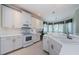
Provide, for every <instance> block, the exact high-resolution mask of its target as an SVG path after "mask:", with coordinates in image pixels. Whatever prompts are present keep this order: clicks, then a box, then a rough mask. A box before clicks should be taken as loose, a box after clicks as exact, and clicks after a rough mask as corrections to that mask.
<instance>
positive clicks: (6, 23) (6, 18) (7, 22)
mask: <svg viewBox="0 0 79 59" xmlns="http://www.w3.org/2000/svg"><path fill="white" fill-rule="evenodd" d="M13 11H14V10H13V9H11V8H8V7H6V6H2V22H3V24H2V25H3V27H5V28H12V27H13V23H14V22H13V20H14V17H13V16H14V13H13Z"/></svg>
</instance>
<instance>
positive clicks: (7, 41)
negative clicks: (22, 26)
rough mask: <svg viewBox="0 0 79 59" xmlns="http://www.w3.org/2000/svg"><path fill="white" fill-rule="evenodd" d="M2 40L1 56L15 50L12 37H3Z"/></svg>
mask: <svg viewBox="0 0 79 59" xmlns="http://www.w3.org/2000/svg"><path fill="white" fill-rule="evenodd" d="M0 40H1V52H0V54H5V53H7V52H9V51H12V50H13V40H12V38H11V37H2V38H1V39H0Z"/></svg>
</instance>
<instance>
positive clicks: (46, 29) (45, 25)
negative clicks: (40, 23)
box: [44, 24, 48, 33]
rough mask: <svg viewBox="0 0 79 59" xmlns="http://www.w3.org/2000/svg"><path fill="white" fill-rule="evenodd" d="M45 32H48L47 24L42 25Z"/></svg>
mask: <svg viewBox="0 0 79 59" xmlns="http://www.w3.org/2000/svg"><path fill="white" fill-rule="evenodd" d="M47 31H48V26H47V24H44V33H47Z"/></svg>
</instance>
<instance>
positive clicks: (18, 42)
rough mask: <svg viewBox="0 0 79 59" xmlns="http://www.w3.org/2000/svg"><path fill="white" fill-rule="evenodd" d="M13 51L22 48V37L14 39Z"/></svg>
mask: <svg viewBox="0 0 79 59" xmlns="http://www.w3.org/2000/svg"><path fill="white" fill-rule="evenodd" d="M13 44H14V49H18V48H21V47H22V36H16V37H14V42H13Z"/></svg>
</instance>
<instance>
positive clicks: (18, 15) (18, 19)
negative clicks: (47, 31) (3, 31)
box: [2, 6, 32, 28]
mask: <svg viewBox="0 0 79 59" xmlns="http://www.w3.org/2000/svg"><path fill="white" fill-rule="evenodd" d="M31 18H32V17H31V14H29V13H26V12H24V11H22V12H20V11H17V10H15V9H12V8H9V7H6V6H2V26H3V27H4V28H21V27H22V26H23V24H28V25H29V26H30V27H31Z"/></svg>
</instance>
